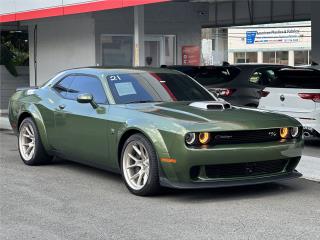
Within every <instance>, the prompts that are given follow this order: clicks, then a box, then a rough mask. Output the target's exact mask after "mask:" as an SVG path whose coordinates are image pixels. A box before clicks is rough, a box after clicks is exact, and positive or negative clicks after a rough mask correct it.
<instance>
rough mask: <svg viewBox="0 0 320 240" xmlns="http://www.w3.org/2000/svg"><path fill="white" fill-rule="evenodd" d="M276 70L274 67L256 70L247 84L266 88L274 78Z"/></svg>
mask: <svg viewBox="0 0 320 240" xmlns="http://www.w3.org/2000/svg"><path fill="white" fill-rule="evenodd" d="M278 69H279V68H275V67H269V68H260V69H257V70H256V71H255V72H254V73H253V74H252V75H251V77H250V78H249V82H250V83H253V84H259V85H263V86H267V85H269V84H270V83H271V82H272V81H274V79H275V78H276V77H275V71H276V70H278Z"/></svg>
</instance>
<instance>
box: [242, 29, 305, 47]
mask: <svg viewBox="0 0 320 240" xmlns="http://www.w3.org/2000/svg"><path fill="white" fill-rule="evenodd" d="M301 36H303V35H302V34H301V33H300V29H299V28H283V29H281V28H280V29H279V28H275V29H269V30H268V29H263V30H258V31H247V32H246V44H270V43H295V42H298V41H299V38H300V37H301Z"/></svg>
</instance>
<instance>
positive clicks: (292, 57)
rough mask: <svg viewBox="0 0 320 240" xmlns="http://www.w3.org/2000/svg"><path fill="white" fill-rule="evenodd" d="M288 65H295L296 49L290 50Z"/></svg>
mask: <svg viewBox="0 0 320 240" xmlns="http://www.w3.org/2000/svg"><path fill="white" fill-rule="evenodd" d="M288 65H289V66H294V51H293V50H290V51H289V53H288Z"/></svg>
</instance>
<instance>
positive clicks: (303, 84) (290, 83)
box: [270, 68, 320, 89]
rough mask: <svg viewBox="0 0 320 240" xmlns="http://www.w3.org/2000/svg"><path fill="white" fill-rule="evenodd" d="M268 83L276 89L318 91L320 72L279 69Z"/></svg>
mask: <svg viewBox="0 0 320 240" xmlns="http://www.w3.org/2000/svg"><path fill="white" fill-rule="evenodd" d="M275 76H276V77H275V79H274V81H272V82H271V83H270V86H271V87H276V88H302V89H320V71H319V70H315V69H304V68H298V69H294V68H292V69H288V68H286V69H280V70H278V71H275Z"/></svg>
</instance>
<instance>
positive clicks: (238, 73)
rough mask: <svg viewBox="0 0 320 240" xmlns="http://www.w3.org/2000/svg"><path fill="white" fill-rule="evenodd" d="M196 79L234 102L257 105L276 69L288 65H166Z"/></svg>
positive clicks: (221, 96) (240, 104)
mask: <svg viewBox="0 0 320 240" xmlns="http://www.w3.org/2000/svg"><path fill="white" fill-rule="evenodd" d="M162 67H164V68H170V69H175V70H178V71H180V72H183V73H185V74H187V75H189V76H190V77H192V78H194V79H196V80H197V81H198V82H199V83H200V84H202V85H203V86H205V87H206V88H207V89H208V90H209V91H211V92H212V93H215V94H217V95H218V97H220V98H223V99H225V100H226V101H228V102H230V103H231V104H233V105H238V106H247V107H257V106H258V105H259V100H260V98H261V97H262V96H263V94H264V92H263V89H264V88H265V87H266V86H268V85H269V83H270V82H272V81H273V80H274V78H275V74H274V72H275V71H277V70H279V69H282V68H284V67H285V68H288V66H285V65H275V64H273V65H272V64H236V65H229V66H183V65H174V66H162Z"/></svg>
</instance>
